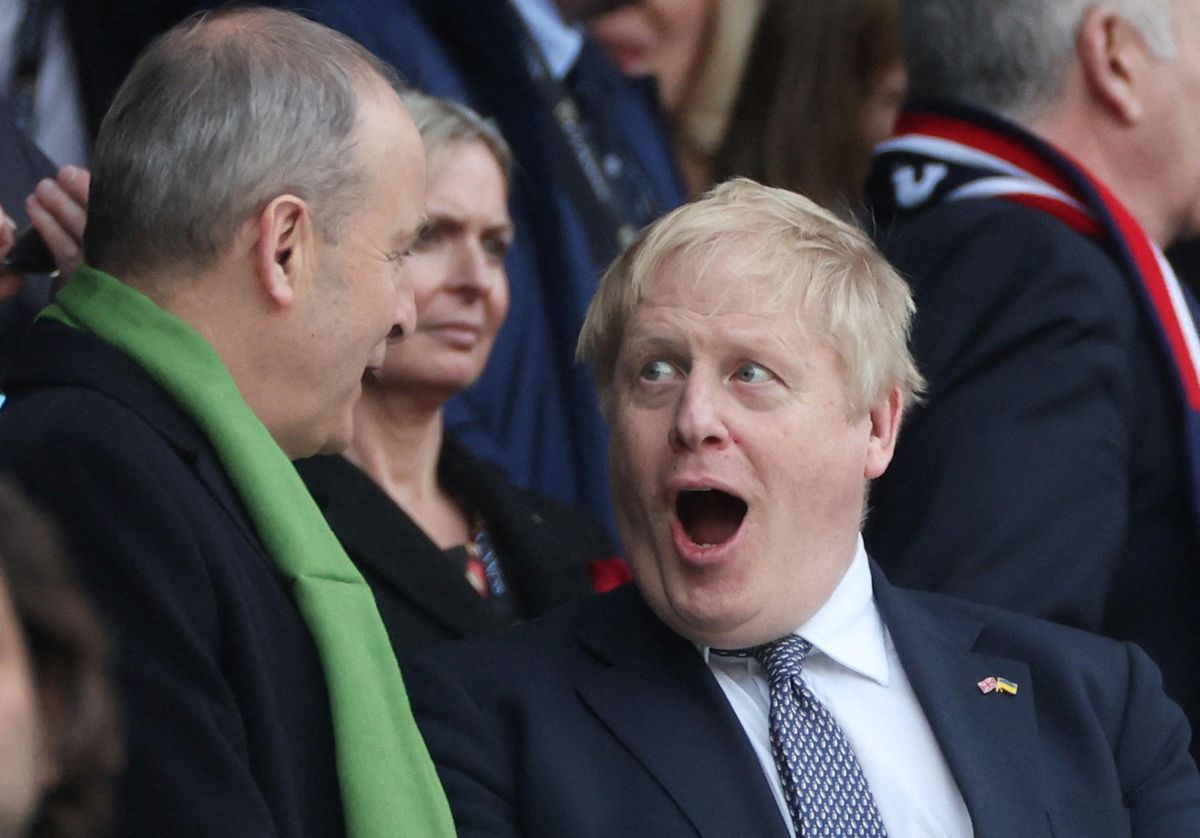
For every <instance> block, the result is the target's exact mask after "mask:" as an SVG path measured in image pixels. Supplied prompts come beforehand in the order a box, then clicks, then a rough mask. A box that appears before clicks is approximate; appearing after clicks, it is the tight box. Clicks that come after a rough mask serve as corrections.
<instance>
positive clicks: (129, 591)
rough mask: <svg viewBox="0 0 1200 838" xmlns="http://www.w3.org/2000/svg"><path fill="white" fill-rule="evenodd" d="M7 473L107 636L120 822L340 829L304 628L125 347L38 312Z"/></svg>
mask: <svg viewBox="0 0 1200 838" xmlns="http://www.w3.org/2000/svg"><path fill="white" fill-rule="evenodd" d="M6 390H7V392H8V394H9V401H8V402H7V403H6V404H5V405H4V407H2V408H0V473H5V474H8V475H10V476H12V477H14V478H15V479H16V481H17V482H18V483H19V484H20V485H21V486H22V487H23V488H24V489H25V490H26V491H27V492H28V493H29V494H30V495H31V496H32V497H33V498H34V500H35V501H37V502H38V503H39V504H40V505H41V506H43V507H44V508H45V509H46V510H47V511H49V512H50V513H51V514H52V515H53V516H54V517H55V518H56V519H57V521H58V522H59V523H60V525H61V530H62V532H63V534H64V535H65V536H66V543H67V547H68V548H69V552H70V558H71V559H72V562H73V564H74V568H75V571H76V573H77V575H78V578H79V580H80V582H81V583H82V585H83V587H84V589H85V592H86V593H87V595H88V596H89V598H90V600H91V602H92V604H93V605H94V607H95V609H96V611H97V613H98V615H99V616H100V618H101V621H102V622H103V624H104V626H105V628H106V629H107V630H108V633H109V636H110V639H111V641H112V648H113V655H114V674H115V678H116V686H117V689H118V698H119V700H120V702H121V707H122V717H123V728H124V734H125V746H126V751H125V777H124V781H123V788H122V792H121V794H120V796H119V799H118V800H117V816H118V817H117V824H116V829H115V831H114V834H115V835H120V836H155V837H156V838H157V836H162V835H189V836H212V838H218V836H219V837H220V838H226V836H234V835H236V836H239V838H242V836H246V838H251V836H253V838H259V837H260V836H262V837H263V838H266V836H288V838H293V836H313V837H314V838H317V836H320V838H324V836H331V835H340V834H343V832H344V828H343V825H342V811H341V808H342V804H341V795H340V792H339V786H338V781H337V774H336V770H335V764H334V742H333V730H332V721H331V717H330V711H329V702H328V698H327V695H326V685H325V678H324V674H323V669H322V667H321V662H320V660H319V658H318V656H317V650H316V647H315V646H314V644H313V641H312V637H311V634H310V633H309V630H308V627H307V626H306V625H305V623H304V620H303V618H302V617H301V615H300V612H299V611H298V610H297V608H296V605H295V604H294V602H293V600H292V598H291V595H290V593H289V586H288V583H287V582H286V580H284V579H283V578H281V577H280V575H279V574H278V573H277V572H276V570H275V567H274V564H273V563H272V561H271V559H270V557H269V556H268V555H267V553H266V552H265V550H264V548H263V546H262V544H261V543H260V542H259V539H258V537H257V535H256V533H255V531H254V528H253V525H252V524H251V523H250V520H249V518H248V517H247V515H246V513H245V511H244V509H243V507H242V504H241V501H240V500H239V498H238V496H237V494H236V492H235V491H234V490H233V488H232V487H231V485H230V484H229V481H228V479H227V477H226V475H225V472H224V470H223V469H222V467H221V465H220V463H219V461H218V460H217V457H216V454H215V453H214V451H213V450H212V448H211V447H210V446H209V444H208V442H207V440H206V439H205V437H204V436H203V435H202V434H201V433H200V431H199V429H198V428H197V427H196V426H195V424H193V422H192V421H191V420H190V419H189V418H188V417H187V416H186V415H185V414H184V413H183V412H182V411H180V409H179V408H178V407H177V406H176V405H175V403H174V402H173V401H172V400H171V398H170V397H169V396H168V395H167V394H166V392H165V391H163V390H162V389H161V388H160V387H159V386H158V385H157V384H155V383H154V382H153V381H152V380H151V379H150V378H149V377H148V376H147V375H146V374H145V373H144V372H143V371H142V370H141V368H140V367H138V366H137V364H136V363H134V362H133V361H132V360H131V359H130V358H129V357H128V356H126V355H124V354H123V353H121V352H120V351H118V350H116V349H114V348H113V347H111V346H109V345H108V344H106V343H104V342H102V341H100V340H99V339H97V338H96V337H94V336H92V335H90V334H86V333H84V332H78V331H75V330H73V329H70V328H68V327H66V326H63V325H61V324H58V323H53V322H42V323H35V324H34V326H33V328H32V329H31V330H30V333H29V337H28V340H27V344H26V346H25V347H24V348H23V350H22V352H21V353H20V354H18V355H17V356H16V357H15V359H14V365H13V368H12V369H11V371H10V374H9V376H8V378H7V381H6Z"/></svg>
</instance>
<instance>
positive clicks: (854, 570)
mask: <svg viewBox="0 0 1200 838" xmlns="http://www.w3.org/2000/svg"><path fill="white" fill-rule="evenodd" d="M794 633H795V634H798V635H800V636H801V637H803V638H804V639H805V640H807V641H808V642H809V643H811V644H812V645H813V651H812V652H810V653H809V656H810V657H811V656H813V655H817V654H823V655H825V656H826V657H828V658H830V659H831V660H832V661H834V662H835V663H837V664H839V665H841V666H843V667H845V668H846V669H849V670H851V671H853V672H857V673H858V674H859V675H862V676H864V677H866V678H870V679H871V680H872V681H875V682H876V683H878V684H880V685H881V686H884V687H886V686H888V684H889V682H890V680H891V676H890V672H889V668H888V653H887V631H886V629H885V628H884V625H883V619H882V618H881V617H880V616H879V609H878V608H877V607H876V606H875V592H874V588H873V586H872V583H871V566H870V563H869V562H868V561H867V550H866V547H864V546H863V540H862V536H861V535H860V536H859V537H858V546H857V548H856V549H855V552H854V558H853V560H851V562H850V567H848V568H847V569H846V573H845V574H844V575H843V576H842V579H841V581H840V582H838V584H837V587H836V588H834V590H833V593H832V594H830V596H829V599H827V600H826V601H825V604H824V605H823V606H821V609H820V610H819V611H817V613H816V614H814V615H813V616H812V617H810V618H809V620H808V622H806V623H805V624H804V625H802V626H800V628H798V629H797V630H796V631H795V632H794ZM699 649H700V653H701V654H702V655H703V656H704V661H705V663H708V662H709V647H707V646H700V647H699ZM731 662H732V661H731Z"/></svg>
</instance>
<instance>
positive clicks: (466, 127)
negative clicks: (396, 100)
mask: <svg viewBox="0 0 1200 838" xmlns="http://www.w3.org/2000/svg"><path fill="white" fill-rule="evenodd" d="M400 98H401V99H402V100H403V101H404V107H405V108H407V109H408V115H409V116H411V117H412V120H413V122H414V123H416V126H417V131H419V132H420V133H421V142H423V143H424V144H425V154H426V156H427V157H428V158H430V159H432V158H433V157H435V156H436V155H438V154H440V153H441V152H442V151H444V150H445V149H446V147H447V146H449V145H451V144H452V143H462V142H481V143H483V144H484V145H485V146H486V147H487V149H488V151H490V152H491V153H492V156H493V157H495V158H496V163H497V164H498V165H499V166H500V171H501V172H503V173H504V182H505V184H506V185H508V186H511V185H512V167H513V155H512V150H511V149H510V148H509V146H508V143H507V142H505V140H504V136H503V135H502V134H501V133H500V129H499V128H497V127H496V125H495V123H494V122H492V121H491V120H490V119H484V118H483V117H482V116H480V115H479V114H478V113H476V112H475V111H473V110H471V109H470V108H468V107H467V106H466V105H464V104H462V103H460V102H455V101H453V100H452V99H443V98H440V97H437V96H430V95H428V94H426V93H421V92H420V91H418V90H406V91H404V92H403V93H401V94H400Z"/></svg>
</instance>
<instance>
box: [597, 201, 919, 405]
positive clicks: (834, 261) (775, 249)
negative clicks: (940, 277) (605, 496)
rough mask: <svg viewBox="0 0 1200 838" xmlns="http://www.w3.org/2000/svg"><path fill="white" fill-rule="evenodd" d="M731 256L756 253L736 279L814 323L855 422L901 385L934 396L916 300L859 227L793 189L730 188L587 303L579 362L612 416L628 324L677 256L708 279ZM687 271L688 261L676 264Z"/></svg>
mask: <svg viewBox="0 0 1200 838" xmlns="http://www.w3.org/2000/svg"><path fill="white" fill-rule="evenodd" d="M731 248H736V249H739V250H740V251H741V252H742V253H744V254H745V260H744V263H743V264H739V266H738V267H739V269H740V270H742V271H744V272H743V273H740V274H739V275H738V277H737V279H738V280H739V282H740V281H741V280H746V283H745V285H744V286H742V285H739V287H738V288H736V289H734V288H732V287H731V288H730V290H731V291H737V292H739V293H740V294H743V295H745V294H754V295H756V297H758V300H757V301H758V302H760V303H761V304H762V305H763V307H764V308H765V309H770V308H772V307H779V306H783V305H788V304H791V305H794V306H795V307H796V312H797V316H798V317H799V318H800V320H801V322H802V324H803V326H804V327H806V328H808V329H809V330H813V332H814V334H815V335H816V337H817V338H818V339H820V340H822V341H823V342H824V344H825V345H826V346H828V348H829V349H830V350H831V351H832V352H833V353H834V354H835V355H836V356H837V358H838V360H839V362H840V363H841V367H842V382H843V388H844V391H845V395H846V402H847V405H848V407H849V411H850V413H851V415H852V416H854V417H857V416H861V415H864V414H865V413H866V412H867V411H868V410H870V408H871V406H872V405H874V404H876V403H878V402H879V401H880V400H881V399H883V398H886V397H887V395H888V393H890V392H891V390H892V388H893V387H898V388H900V391H901V393H902V394H903V396H904V399H905V403H906V404H910V403H912V401H914V400H916V399H917V398H918V396H919V394H920V393H921V391H922V390H923V389H924V381H923V379H922V378H921V374H920V373H919V372H918V371H917V367H916V364H915V362H914V361H913V358H912V355H911V354H910V352H909V348H908V338H909V333H910V330H911V327H912V318H913V314H914V312H915V306H914V304H913V299H912V293H911V292H910V290H909V288H908V285H907V284H906V283H905V282H904V280H902V279H901V278H900V276H899V275H898V274H897V273H896V271H895V269H893V268H892V266H891V265H889V264H888V262H887V260H886V259H885V258H884V257H883V255H882V254H881V253H880V252H879V250H878V249H877V248H876V247H875V245H874V244H873V243H872V242H871V240H870V239H869V238H868V237H867V236H866V235H865V234H864V233H863V232H862V231H861V230H859V229H858V228H856V227H854V226H852V225H851V224H848V223H847V222H844V221H842V220H840V219H839V218H837V217H836V216H835V215H833V213H831V212H829V211H828V210H825V209H822V208H821V207H820V206H818V205H817V204H815V203H813V202H812V201H810V200H809V199H808V198H805V197H804V196H802V195H798V194H796V193H794V192H788V191H787V190H784V189H775V188H771V187H767V186H762V185H761V184H758V183H755V182H754V181H751V180H747V179H745V178H736V179H733V180H729V181H726V182H725V183H722V184H720V185H719V186H717V187H715V188H713V189H712V190H711V191H709V192H708V193H707V194H706V195H704V196H703V197H702V198H701V199H699V200H697V201H695V202H693V203H690V204H685V205H684V206H682V207H679V208H678V209H676V210H675V211H673V212H671V213H669V214H668V215H666V216H664V217H663V218H661V219H659V220H658V221H656V222H655V223H653V224H651V225H650V226H649V227H647V228H646V229H645V230H643V231H642V233H641V235H640V236H639V237H638V239H637V240H636V241H635V242H634V243H633V244H632V245H631V246H630V247H629V249H628V250H626V251H625V253H624V254H622V255H621V256H620V257H619V258H618V259H617V260H616V261H615V262H614V263H613V264H612V266H611V267H610V268H609V269H608V270H607V271H606V272H605V274H604V276H603V278H602V279H601V280H600V287H599V290H598V291H597V292H596V296H595V297H594V298H593V299H592V302H591V305H590V306H589V307H588V311H587V316H586V318H585V320H584V323H583V329H582V331H581V332H580V335H579V344H578V348H577V353H576V354H577V357H578V358H579V359H580V360H581V361H587V362H589V363H591V364H592V367H593V370H594V372H595V376H596V381H597V384H598V385H599V388H600V395H601V402H602V404H603V407H604V411H605V414H606V415H607V416H609V417H611V415H612V384H613V377H614V373H615V368H616V363H617V357H618V355H619V353H620V349H621V342H622V338H623V333H624V329H625V325H626V323H627V322H628V321H629V318H630V316H631V315H632V314H633V312H634V310H635V309H636V308H637V307H638V305H639V304H640V303H641V302H642V301H643V300H644V299H645V298H646V296H647V294H648V293H649V291H650V290H651V288H652V286H653V284H654V282H655V280H656V278H657V277H658V275H659V273H660V272H661V270H662V269H663V266H664V265H665V263H666V262H667V261H668V260H672V261H674V260H687V262H688V265H689V267H690V268H694V269H695V270H694V276H695V277H696V278H697V281H702V280H703V279H704V278H706V276H705V275H706V271H705V268H706V267H707V266H708V265H709V264H711V263H712V261H713V260H714V259H715V258H716V257H717V256H718V255H720V254H724V253H728V252H729V250H730V249H731ZM676 264H677V262H676Z"/></svg>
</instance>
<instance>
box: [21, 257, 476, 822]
mask: <svg viewBox="0 0 1200 838" xmlns="http://www.w3.org/2000/svg"><path fill="white" fill-rule="evenodd" d="M41 316H42V317H49V318H52V319H55V320H59V321H61V322H63V323H66V324H67V325H69V326H73V327H75V328H77V329H84V330H86V331H89V332H91V333H92V334H94V335H96V336H97V337H99V338H101V339H103V340H104V341H106V342H107V343H110V344H112V345H113V346H115V347H116V348H118V349H120V350H121V351H123V352H125V353H126V354H128V355H130V356H131V357H132V358H133V359H134V360H135V361H137V362H138V364H140V365H141V367H142V368H143V369H144V370H145V371H146V372H147V373H148V374H149V375H150V376H151V377H152V378H153V379H154V380H155V381H157V382H158V383H159V384H160V385H162V387H163V388H164V389H165V390H166V391H167V392H168V393H170V394H171V396H172V397H173V398H174V399H175V401H176V402H177V403H178V404H179V406H180V407H181V408H183V410H184V411H185V412H187V413H188V415H190V416H191V417H192V419H194V420H195V421H196V424H197V425H199V426H200V428H201V430H203V432H204V433H205V435H206V436H207V437H208V440H209V442H210V443H212V446H213V448H214V449H215V450H216V452H217V456H218V457H219V458H220V460H221V463H222V464H223V465H224V467H225V471H226V473H227V474H228V475H229V478H230V480H231V481H232V482H233V485H234V487H235V488H236V489H237V492H238V494H239V495H241V498H242V501H243V503H244V504H245V506H246V509H247V510H248V511H249V513H250V517H251V518H252V519H253V521H254V526H255V528H256V529H257V530H258V534H259V537H260V538H261V539H262V541H263V543H264V544H265V545H266V547H267V551H268V552H269V553H270V554H271V557H272V558H273V559H274V560H275V565H276V566H277V567H278V568H279V570H280V571H282V572H283V573H284V574H285V575H286V576H287V577H288V578H289V579H290V580H291V581H292V593H293V596H294V597H295V599H296V603H297V605H298V606H299V608H300V612H301V613H302V614H303V615H304V620H305V622H306V623H307V624H308V628H309V630H310V631H311V632H312V635H313V638H314V640H315V641H316V645H317V650H318V651H319V653H320V656H321V663H322V665H323V667H324V669H325V682H326V684H327V686H328V689H329V701H330V706H331V709H332V711H333V728H334V738H335V740H336V747H337V768H338V780H339V783H340V785H341V789H342V799H343V806H344V807H345V819H346V831H347V834H348V835H349V836H351V838H383V836H388V837H389V838H391V836H398V835H413V836H420V838H426V837H427V836H429V837H430V838H436V837H437V836H453V835H454V826H453V822H452V820H451V817H450V809H449V806H448V804H447V803H446V798H445V795H444V793H443V792H442V787H441V784H440V783H439V782H438V778H437V774H436V772H435V771H434V767H433V762H432V760H431V759H430V757H429V752H428V750H427V749H426V747H425V742H424V741H423V740H422V739H421V735H420V733H419V732H418V730H417V726H416V723H415V722H414V721H413V716H412V710H411V709H410V707H409V704H408V695H407V694H406V693H405V691H404V682H403V680H402V679H401V677H400V667H399V666H398V665H397V664H396V657H395V654H394V653H393V652H392V647H391V643H390V642H389V641H388V636H387V631H386V630H385V629H384V626H383V620H382V619H381V618H380V616H379V610H378V608H377V607H376V605H375V599H374V597H373V596H372V594H371V590H370V588H368V587H367V584H366V583H365V582H364V581H363V578H362V576H361V575H360V574H359V572H358V569H357V568H355V566H354V564H353V563H352V562H351V561H350V559H349V557H348V556H347V555H346V552H345V551H344V550H343V549H342V545H341V544H340V543H338V540H337V537H336V536H334V534H333V531H332V530H330V529H329V525H328V524H326V523H325V518H324V516H322V514H321V511H320V509H318V508H317V505H316V503H315V502H314V501H313V499H312V497H311V496H310V495H309V493H308V490H307V489H306V488H305V486H304V483H303V482H301V480H300V477H299V475H298V474H297V473H296V469H295V468H294V467H293V466H292V464H291V462H289V460H288V458H287V456H286V455H285V454H284V453H283V451H282V449H280V447H279V446H278V445H277V444H276V443H275V440H274V439H273V438H272V437H271V434H270V433H269V432H268V431H267V429H266V427H265V426H264V425H263V424H262V422H260V421H259V419H258V417H257V416H255V415H254V413H253V412H251V410H250V407H249V406H248V405H247V404H246V402H245V401H244V400H243V399H242V396H241V393H239V392H238V389H237V385H236V384H234V381H233V378H232V377H230V375H229V372H228V370H226V368H225V365H224V363H222V361H221V359H220V357H219V356H218V355H217V353H216V350H214V349H213V348H212V346H211V345H210V344H209V343H208V342H207V341H206V340H204V338H203V337H201V335H200V333H199V332H197V331H196V330H195V329H193V328H192V327H191V326H189V325H188V324H187V323H185V322H184V321H183V320H181V319H179V318H178V317H176V316H175V315H173V314H171V313H170V312H168V311H165V310H163V309H161V308H159V307H158V306H157V305H155V304H154V303H153V302H152V301H151V300H150V299H149V298H148V297H146V296H144V295H143V294H141V293H139V292H138V291H135V290H134V289H132V288H130V287H129V286H127V285H124V284H122V283H121V282H119V281H118V280H116V279H114V278H113V277H111V276H109V275H108V274H106V273H103V272H101V271H98V270H95V269H94V268H89V267H87V266H86V265H85V266H83V267H81V268H80V269H79V270H78V271H77V272H76V273H75V275H74V276H73V277H72V279H71V281H70V282H69V283H68V284H67V286H66V287H65V288H63V289H62V290H61V291H60V292H59V294H58V297H57V303H56V304H55V305H51V306H50V307H49V308H47V309H45V310H44V311H43V312H42V315H41Z"/></svg>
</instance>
